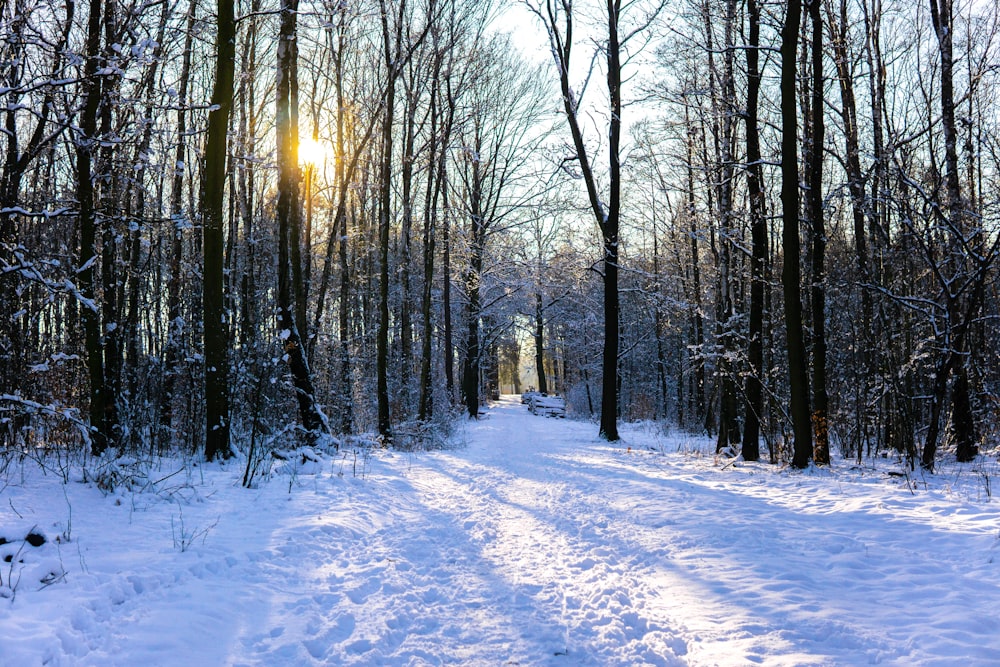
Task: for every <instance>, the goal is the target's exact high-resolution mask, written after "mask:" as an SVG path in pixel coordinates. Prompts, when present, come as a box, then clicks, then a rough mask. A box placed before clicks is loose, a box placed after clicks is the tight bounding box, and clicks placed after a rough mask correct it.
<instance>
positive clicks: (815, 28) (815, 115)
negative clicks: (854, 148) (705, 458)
mask: <svg viewBox="0 0 1000 667" xmlns="http://www.w3.org/2000/svg"><path fill="white" fill-rule="evenodd" d="M809 18H810V21H811V23H812V108H811V115H812V132H811V133H810V134H811V139H812V141H811V144H810V145H809V210H810V218H812V286H811V289H812V310H813V314H812V319H813V345H812V356H813V359H812V371H813V376H812V385H813V412H812V426H813V437H814V443H813V460H814V461H815V462H816V463H818V464H822V465H828V464H829V463H830V443H829V437H828V435H829V430H830V428H829V423H828V421H829V417H828V415H827V412H828V406H829V398H828V396H827V388H826V285H825V282H826V267H825V265H824V262H825V257H826V225H825V221H824V218H823V216H824V211H823V142H824V137H825V135H824V125H823V85H824V79H823V21H822V18H821V16H820V0H809Z"/></svg>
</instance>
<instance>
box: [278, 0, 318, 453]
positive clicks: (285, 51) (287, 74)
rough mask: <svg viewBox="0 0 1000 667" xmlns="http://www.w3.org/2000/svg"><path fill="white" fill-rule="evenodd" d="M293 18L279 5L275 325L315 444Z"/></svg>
mask: <svg viewBox="0 0 1000 667" xmlns="http://www.w3.org/2000/svg"><path fill="white" fill-rule="evenodd" d="M297 13H298V0H283V1H282V5H281V20H280V27H279V33H278V49H277V58H278V69H277V77H278V79H277V83H276V85H275V90H276V94H277V95H276V97H277V101H276V110H275V129H276V130H277V142H276V143H277V149H278V150H277V153H278V203H277V218H278V326H279V328H280V329H281V339H282V345H283V347H284V351H285V356H286V358H287V361H288V366H289V370H291V373H292V384H293V386H294V387H295V398H296V400H297V401H298V405H299V416H300V418H301V420H302V426H303V428H305V430H306V432H307V434H308V438H309V439H310V440H315V439H316V438H318V437H319V435H321V434H325V433H328V432H329V430H328V428H327V424H326V419H325V418H324V416H323V415H322V413H321V412H320V411H319V407H318V406H317V405H316V399H315V391H314V389H313V384H312V378H311V375H310V372H309V362H308V359H307V357H306V352H305V350H304V349H303V341H302V337H301V334H300V332H299V328H298V324H299V323H298V321H297V320H298V316H297V313H299V312H300V311H299V310H298V309H297V308H296V307H295V305H296V304H297V303H299V302H300V301H301V300H304V299H305V295H304V294H303V290H304V287H303V283H302V270H301V265H299V270H298V272H296V265H297V263H298V264H300V263H301V262H302V257H301V254H300V253H297V252H296V248H298V247H299V241H300V235H299V234H298V233H297V232H296V230H297V229H299V228H300V226H301V222H302V219H301V218H302V202H301V200H300V199H299V180H300V174H299V164H298V152H299V151H298V143H299V141H298V122H297V121H298V94H297V93H298V65H297V61H298V46H297V41H296V38H297V35H296V32H297V31H296V28H297V15H298V14H297ZM296 276H298V279H296Z"/></svg>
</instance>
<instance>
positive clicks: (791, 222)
mask: <svg viewBox="0 0 1000 667" xmlns="http://www.w3.org/2000/svg"><path fill="white" fill-rule="evenodd" d="M801 21H802V2H801V0H789V2H788V9H787V12H786V13H785V24H784V26H783V27H782V30H781V222H782V226H783V228H782V235H781V240H782V251H783V254H784V258H783V265H782V270H781V282H782V289H783V292H784V297H785V336H786V339H787V341H786V344H787V346H788V351H787V352H788V376H789V377H788V385H789V391H790V393H791V396H790V399H791V400H790V412H791V417H792V430H793V433H794V443H793V447H794V452H793V456H792V465H793V466H794V467H796V468H805V467H806V466H808V465H809V459H810V457H811V456H812V424H811V422H810V415H809V376H808V361H807V358H806V350H805V338H804V336H803V332H802V295H801V285H800V280H801V268H800V265H799V248H800V245H799V159H798V132H797V128H798V117H797V111H796V106H795V105H796V99H797V95H796V87H795V74H796V64H797V58H796V56H797V54H798V46H799V24H800V23H801Z"/></svg>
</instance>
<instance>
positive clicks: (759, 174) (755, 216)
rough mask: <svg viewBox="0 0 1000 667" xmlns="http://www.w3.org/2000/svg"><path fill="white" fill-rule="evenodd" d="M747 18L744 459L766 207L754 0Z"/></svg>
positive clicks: (756, 374)
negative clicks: (747, 261) (747, 268)
mask: <svg viewBox="0 0 1000 667" xmlns="http://www.w3.org/2000/svg"><path fill="white" fill-rule="evenodd" d="M747 12H748V14H749V16H748V19H749V21H750V31H749V44H748V48H747V79H748V81H747V111H746V124H747V125H746V136H747V165H748V167H747V191H748V194H749V198H750V238H751V251H750V253H751V256H750V313H749V331H748V333H747V336H748V345H747V357H748V362H749V369H748V372H747V377H746V382H745V385H744V393H745V396H746V416H745V418H744V421H743V447H742V454H743V460H744V461H757V460H758V459H760V423H761V417H762V416H763V414H764V401H763V391H762V388H763V384H762V381H761V380H762V377H763V373H764V291H765V289H766V288H767V283H766V274H765V272H766V266H767V210H766V206H765V197H764V190H763V180H764V178H763V168H762V165H761V156H760V134H759V132H760V129H759V127H758V122H757V118H758V116H757V114H758V102H759V99H760V97H759V96H760V79H761V75H760V51H759V48H760V7H759V6H758V5H757V0H747Z"/></svg>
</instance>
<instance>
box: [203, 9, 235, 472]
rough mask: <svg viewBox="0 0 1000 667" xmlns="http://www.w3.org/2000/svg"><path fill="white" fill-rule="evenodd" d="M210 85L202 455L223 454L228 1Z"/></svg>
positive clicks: (230, 72) (231, 39)
mask: <svg viewBox="0 0 1000 667" xmlns="http://www.w3.org/2000/svg"><path fill="white" fill-rule="evenodd" d="M217 16H218V36H217V38H216V60H215V86H214V88H213V89H212V109H211V110H210V111H209V113H208V140H207V143H206V146H205V173H204V177H203V193H202V197H203V199H202V206H201V207H202V217H203V220H204V228H203V231H202V241H203V247H202V252H203V254H204V269H203V271H204V282H203V287H202V311H203V314H204V326H205V458H206V459H207V460H209V461H211V460H213V459H215V458H218V457H220V456H221V457H222V458H229V456H231V451H230V448H229V359H228V356H227V350H228V349H229V316H228V314H227V313H226V301H225V294H224V288H223V286H224V284H225V282H224V275H223V266H224V263H223V260H224V257H223V251H224V246H223V213H222V207H223V201H224V200H223V196H224V193H225V183H226V155H227V153H228V137H227V132H228V129H229V113H230V110H231V108H232V105H233V77H234V70H235V59H236V21H235V17H234V10H233V0H218V4H217Z"/></svg>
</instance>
